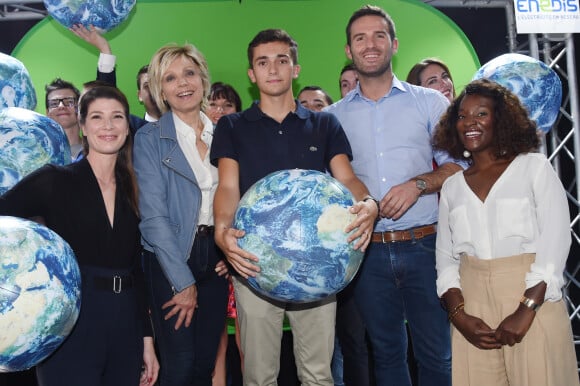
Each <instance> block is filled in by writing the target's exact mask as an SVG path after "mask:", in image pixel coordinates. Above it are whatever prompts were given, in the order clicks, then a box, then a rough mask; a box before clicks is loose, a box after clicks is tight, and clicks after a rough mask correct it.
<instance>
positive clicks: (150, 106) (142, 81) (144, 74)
mask: <svg viewBox="0 0 580 386" xmlns="http://www.w3.org/2000/svg"><path fill="white" fill-rule="evenodd" d="M148 72H149V65H148V64H146V65H144V66H143V67H141V68H140V69H139V71H137V98H139V103H141V104H142V105H143V106H144V107H145V116H144V117H143V119H144V120H146V121H147V122H155V121H158V120H159V117H161V112H160V111H159V108H158V107H157V105H156V104H155V101H154V100H153V97H152V96H151V91H149V73H148Z"/></svg>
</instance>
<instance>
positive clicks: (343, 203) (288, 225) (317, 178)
mask: <svg viewBox="0 0 580 386" xmlns="http://www.w3.org/2000/svg"><path fill="white" fill-rule="evenodd" d="M353 204H354V198H353V196H352V194H351V193H350V192H349V190H348V189H346V187H344V186H343V185H342V184H341V183H340V182H338V181H337V180H336V179H334V178H332V177H331V176H329V175H327V174H324V173H321V172H318V171H314V170H303V169H290V170H281V171H278V172H274V173H272V174H269V175H267V176H266V177H264V178H262V179H261V180H259V181H258V182H256V183H255V184H254V185H252V187H251V188H250V189H248V191H247V192H246V193H245V194H244V196H243V197H242V199H241V200H240V203H239V205H238V209H237V211H236V215H235V220H234V227H235V228H237V229H242V230H244V231H245V236H244V237H242V238H241V239H239V240H238V245H239V246H240V247H241V248H242V249H244V250H246V251H249V252H251V253H252V254H254V255H256V256H257V257H258V259H259V261H258V263H257V265H258V266H259V267H260V272H259V273H258V275H257V276H256V277H253V278H252V277H251V278H249V279H248V284H249V285H250V286H251V287H252V288H253V289H254V290H255V291H257V292H258V293H259V294H261V295H263V296H266V297H267V298H270V299H273V300H277V301H282V302H293V303H308V302H314V301H318V300H322V299H324V298H326V297H328V296H331V295H333V294H336V293H337V292H339V291H340V290H342V289H343V288H344V287H346V285H347V284H348V283H349V282H350V281H351V280H352V278H353V277H354V276H355V274H356V273H357V271H358V269H359V267H360V264H361V262H362V259H363V253H362V252H360V250H355V249H354V243H355V242H356V240H355V241H354V242H351V243H348V242H347V239H348V237H349V233H346V232H345V231H344V230H345V228H346V226H347V225H348V224H350V223H351V222H352V221H353V219H354V218H355V217H356V216H355V215H354V214H352V213H350V211H349V208H350V207H351V206H352V205H353Z"/></svg>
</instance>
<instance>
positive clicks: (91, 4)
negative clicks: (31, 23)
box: [44, 0, 135, 31]
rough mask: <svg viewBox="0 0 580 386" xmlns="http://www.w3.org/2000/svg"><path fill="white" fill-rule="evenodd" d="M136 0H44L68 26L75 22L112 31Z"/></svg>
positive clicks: (53, 15) (57, 19)
mask: <svg viewBox="0 0 580 386" xmlns="http://www.w3.org/2000/svg"><path fill="white" fill-rule="evenodd" d="M134 5H135V0H44V6H45V7H46V10H47V11H48V13H49V14H50V16H52V17H53V18H54V19H55V20H56V21H58V22H59V23H60V24H62V25H63V26H65V27H67V28H71V27H72V26H73V25H74V24H82V25H84V26H85V27H88V26H89V25H93V26H95V28H97V29H99V30H100V31H110V30H112V29H113V28H115V27H117V26H118V25H119V24H121V23H122V22H123V21H125V19H127V17H129V13H130V12H131V10H132V9H133V6H134Z"/></svg>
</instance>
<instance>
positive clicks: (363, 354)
mask: <svg viewBox="0 0 580 386" xmlns="http://www.w3.org/2000/svg"><path fill="white" fill-rule="evenodd" d="M358 280H359V275H357V276H356V277H355V278H354V280H353V281H352V282H351V283H350V284H349V285H348V286H347V287H346V288H345V289H344V290H342V291H341V292H339V293H338V294H337V295H336V337H337V338H338V342H339V345H336V344H335V346H334V347H335V350H334V352H335V357H336V348H337V346H338V349H339V350H342V351H340V354H342V356H341V358H340V359H341V362H340V364H341V365H342V366H341V368H340V370H342V373H341V377H340V379H339V380H340V381H342V382H341V383H338V382H337V378H336V377H335V378H334V384H335V386H342V385H346V386H369V385H371V384H372V382H371V374H370V368H369V353H368V347H367V336H366V328H365V325H364V323H363V321H362V318H361V315H360V312H359V310H358V307H357V304H356V300H355V297H354V289H355V287H356V282H357V281H358ZM333 364H334V358H333ZM333 377H334V373H333Z"/></svg>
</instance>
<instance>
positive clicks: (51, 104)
mask: <svg viewBox="0 0 580 386" xmlns="http://www.w3.org/2000/svg"><path fill="white" fill-rule="evenodd" d="M61 102H62V105H63V106H64V107H73V106H74V105H75V104H76V99H75V98H73V97H66V98H54V99H49V100H48V109H49V110H52V109H56V108H57V107H58V106H60V104H61Z"/></svg>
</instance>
